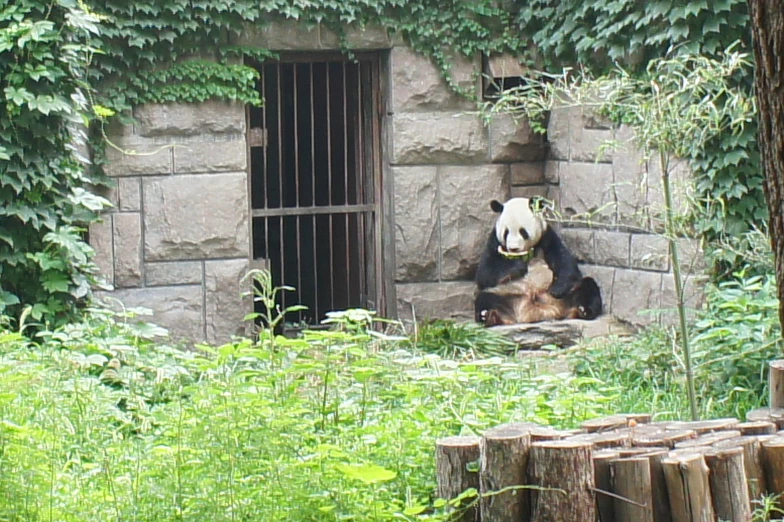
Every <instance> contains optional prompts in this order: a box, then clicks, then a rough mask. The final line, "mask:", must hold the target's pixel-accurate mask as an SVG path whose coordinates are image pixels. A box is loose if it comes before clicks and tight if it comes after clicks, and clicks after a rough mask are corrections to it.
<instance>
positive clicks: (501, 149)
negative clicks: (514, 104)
mask: <svg viewBox="0 0 784 522" xmlns="http://www.w3.org/2000/svg"><path fill="white" fill-rule="evenodd" d="M488 135H489V140H490V160H491V161H492V162H493V163H510V162H516V161H535V160H540V159H543V158H544V152H545V149H544V138H543V136H542V135H541V134H537V133H535V132H534V131H533V130H532V129H531V126H530V125H529V123H528V120H527V119H526V118H520V119H515V118H513V117H512V115H511V114H498V115H494V116H493V118H492V119H491V120H490V123H489V124H488Z"/></svg>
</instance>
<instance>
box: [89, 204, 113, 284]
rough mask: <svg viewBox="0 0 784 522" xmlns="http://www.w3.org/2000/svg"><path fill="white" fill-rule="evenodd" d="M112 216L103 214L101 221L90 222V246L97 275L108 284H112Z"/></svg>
mask: <svg viewBox="0 0 784 522" xmlns="http://www.w3.org/2000/svg"><path fill="white" fill-rule="evenodd" d="M112 216H113V214H108V213H107V214H103V215H102V216H101V221H97V222H95V223H91V224H90V229H89V239H90V246H91V247H92V248H93V250H95V257H94V258H93V262H94V263H95V265H96V266H97V267H98V273H99V277H101V278H103V279H104V280H105V282H106V284H108V285H114V242H113V238H112V234H113V232H112V230H113V227H112Z"/></svg>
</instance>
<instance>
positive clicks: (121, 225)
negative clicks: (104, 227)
mask: <svg viewBox="0 0 784 522" xmlns="http://www.w3.org/2000/svg"><path fill="white" fill-rule="evenodd" d="M113 225H114V286H116V287H117V288H136V287H139V286H142V219H141V214H139V213H138V212H132V213H131V212H118V213H116V214H115V215H114V219H113Z"/></svg>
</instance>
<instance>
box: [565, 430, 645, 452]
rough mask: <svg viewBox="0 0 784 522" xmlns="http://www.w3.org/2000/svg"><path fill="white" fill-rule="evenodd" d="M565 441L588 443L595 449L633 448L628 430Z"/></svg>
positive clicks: (589, 435)
mask: <svg viewBox="0 0 784 522" xmlns="http://www.w3.org/2000/svg"><path fill="white" fill-rule="evenodd" d="M564 440H570V441H574V442H588V443H590V444H591V446H592V447H593V449H597V450H598V449H609V448H627V447H629V446H631V441H632V439H631V433H630V432H629V430H627V429H623V430H617V431H607V432H594V433H584V434H582V435H574V436H572V437H567V438H565V439H564Z"/></svg>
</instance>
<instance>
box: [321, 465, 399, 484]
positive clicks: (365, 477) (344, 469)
mask: <svg viewBox="0 0 784 522" xmlns="http://www.w3.org/2000/svg"><path fill="white" fill-rule="evenodd" d="M335 467H336V468H337V469H338V471H340V472H341V473H343V474H344V475H345V476H347V477H349V478H352V479H355V480H359V481H361V482H364V483H365V484H377V483H379V482H387V481H390V480H393V479H394V478H395V477H397V473H395V472H394V471H391V470H388V469H386V468H383V467H381V466H377V465H375V464H337V465H336V466H335Z"/></svg>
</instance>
